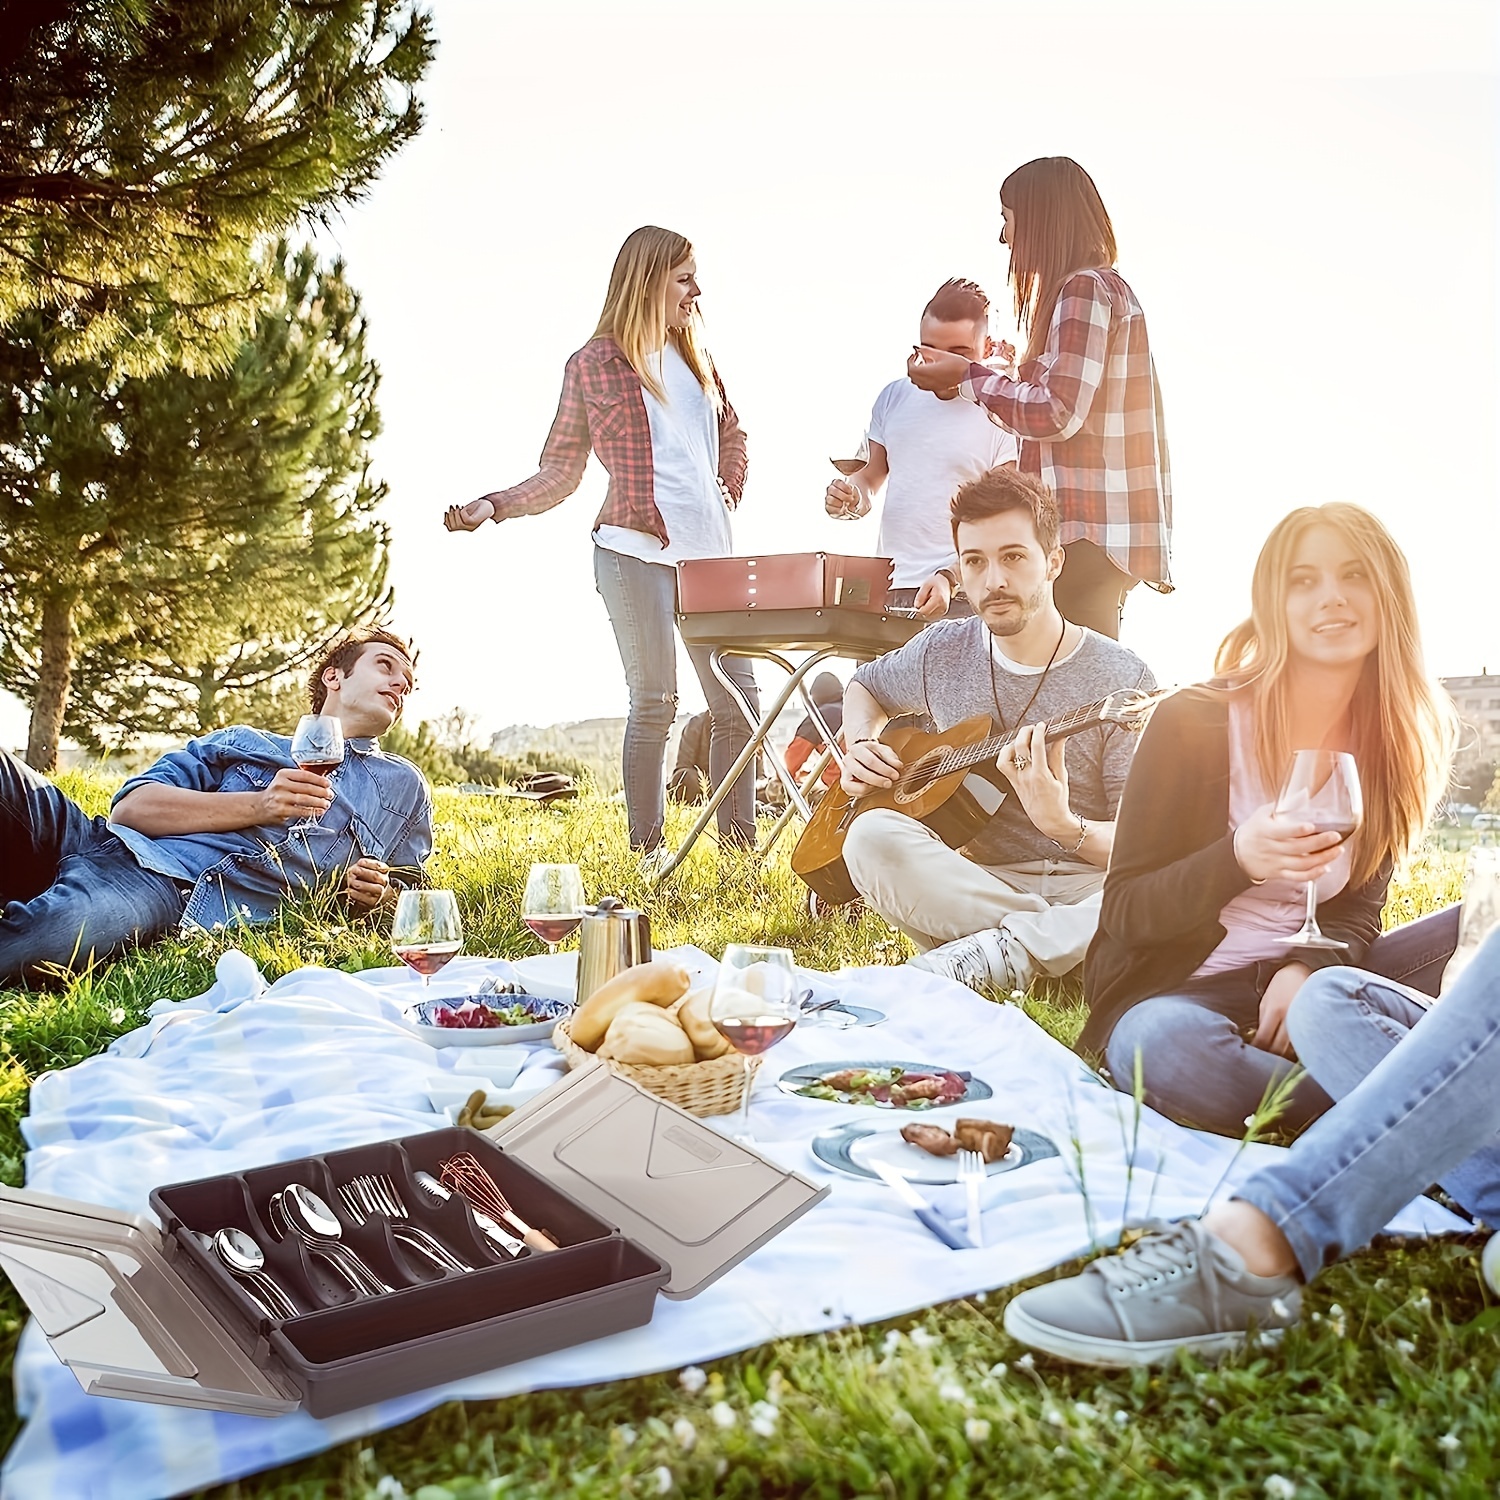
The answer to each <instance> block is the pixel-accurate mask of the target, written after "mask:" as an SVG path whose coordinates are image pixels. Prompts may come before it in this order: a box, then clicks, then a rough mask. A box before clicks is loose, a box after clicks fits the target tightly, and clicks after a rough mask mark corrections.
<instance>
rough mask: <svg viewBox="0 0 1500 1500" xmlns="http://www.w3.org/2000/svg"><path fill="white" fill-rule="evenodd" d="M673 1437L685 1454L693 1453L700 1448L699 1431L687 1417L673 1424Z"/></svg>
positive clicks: (679, 1418) (680, 1418)
mask: <svg viewBox="0 0 1500 1500" xmlns="http://www.w3.org/2000/svg"><path fill="white" fill-rule="evenodd" d="M672 1436H673V1437H674V1438H676V1439H677V1446H678V1447H679V1448H681V1449H682V1451H683V1452H684V1453H691V1452H692V1451H693V1449H694V1448H696V1447H697V1446H698V1429H697V1428H696V1427H694V1426H693V1424H692V1423H691V1422H689V1421H688V1419H687V1418H686V1417H678V1419H677V1420H676V1421H675V1422H673V1423H672Z"/></svg>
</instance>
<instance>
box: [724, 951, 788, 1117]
mask: <svg viewBox="0 0 1500 1500" xmlns="http://www.w3.org/2000/svg"><path fill="white" fill-rule="evenodd" d="M800 1009H801V1006H800V1003H799V997H798V995H797V983H796V975H795V973H794V972H793V968H792V955H791V953H790V951H789V950H787V949H786V948H759V947H755V946H754V945H752V944H748V943H730V944H729V946H728V947H727V948H725V950H724V958H723V960H722V962H721V963H720V964H719V977H718V979H717V980H716V981H715V983H714V997H713V1000H712V1001H711V1002H710V1004H709V1011H708V1016H709V1019H710V1020H711V1021H712V1022H713V1023H714V1026H715V1028H716V1029H717V1030H718V1032H719V1035H720V1036H722V1037H723V1038H724V1040H725V1041H727V1042H728V1043H729V1045H730V1046H731V1047H733V1048H734V1050H735V1051H736V1052H738V1053H739V1054H740V1056H741V1057H743V1058H744V1060H745V1088H744V1092H743V1094H742V1095H741V1097H740V1112H739V1115H738V1117H737V1118H736V1120H735V1125H734V1129H733V1130H732V1131H731V1134H732V1135H733V1136H734V1138H735V1140H737V1141H745V1142H750V1141H752V1140H753V1139H754V1138H753V1137H752V1136H751V1134H750V1089H751V1086H752V1085H753V1084H754V1082H755V1067H756V1063H755V1059H756V1058H757V1057H759V1056H760V1054H761V1053H762V1052H764V1051H765V1050H766V1049H767V1048H768V1047H774V1046H775V1045H776V1043H777V1042H779V1041H780V1040H781V1039H782V1037H784V1036H786V1035H787V1034H788V1033H789V1032H790V1031H791V1029H792V1027H793V1026H795V1025H796V1024H797V1016H798V1014H799V1012H800Z"/></svg>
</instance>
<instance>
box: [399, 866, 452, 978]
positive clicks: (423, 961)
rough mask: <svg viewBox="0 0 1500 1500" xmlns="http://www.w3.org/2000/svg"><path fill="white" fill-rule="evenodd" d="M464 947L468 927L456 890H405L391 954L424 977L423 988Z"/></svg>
mask: <svg viewBox="0 0 1500 1500" xmlns="http://www.w3.org/2000/svg"><path fill="white" fill-rule="evenodd" d="M463 946H464V924H463V920H462V918H460V916H459V914H458V900H457V898H456V897H455V896H454V894H453V892H452V891H421V890H417V891H402V892H401V895H400V896H399V897H398V898H397V901H396V915H395V918H394V920H393V921H392V922H391V951H392V952H393V953H394V954H395V955H396V957H397V958H399V959H400V960H401V962H402V963H404V964H405V965H406V966H407V967H408V968H410V969H415V970H416V972H417V973H418V974H420V975H421V976H422V988H423V989H424V990H425V989H426V988H427V987H428V986H429V985H430V984H431V983H432V976H433V975H434V974H436V973H437V971H438V970H439V969H441V968H442V967H443V965H444V964H445V963H447V962H448V960H449V959H450V958H456V957H457V956H458V954H459V953H460V952H461V951H462V949H463Z"/></svg>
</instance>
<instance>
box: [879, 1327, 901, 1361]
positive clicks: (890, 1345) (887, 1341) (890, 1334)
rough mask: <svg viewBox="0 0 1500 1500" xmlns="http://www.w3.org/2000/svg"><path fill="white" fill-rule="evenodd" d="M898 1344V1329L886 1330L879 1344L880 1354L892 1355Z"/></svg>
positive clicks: (899, 1340) (899, 1339) (899, 1335)
mask: <svg viewBox="0 0 1500 1500" xmlns="http://www.w3.org/2000/svg"><path fill="white" fill-rule="evenodd" d="M900 1343H901V1330H900V1329H899V1328H890V1329H887V1330H886V1335H885V1338H883V1339H882V1340H881V1342H880V1352H881V1353H882V1354H886V1355H890V1354H894V1353H895V1352H896V1349H897V1346H898V1345H899V1344H900Z"/></svg>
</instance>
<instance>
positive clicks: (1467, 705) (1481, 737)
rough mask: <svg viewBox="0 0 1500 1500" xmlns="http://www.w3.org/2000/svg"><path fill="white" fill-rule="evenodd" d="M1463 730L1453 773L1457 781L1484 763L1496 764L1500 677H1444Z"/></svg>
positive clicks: (1499, 738) (1499, 736) (1499, 743)
mask: <svg viewBox="0 0 1500 1500" xmlns="http://www.w3.org/2000/svg"><path fill="white" fill-rule="evenodd" d="M1441 681H1442V685H1443V686H1444V687H1445V688H1446V689H1447V690H1448V696H1449V697H1450V698H1452V699H1453V706H1454V707H1455V708H1456V709H1457V710H1458V717H1459V719H1460V720H1461V721H1462V722H1463V728H1462V729H1461V730H1460V731H1459V736H1458V754H1457V756H1456V757H1455V758H1454V769H1455V770H1456V771H1457V773H1458V774H1459V776H1460V777H1462V776H1464V775H1465V774H1466V773H1467V772H1469V771H1471V770H1472V769H1473V768H1474V767H1476V766H1478V765H1480V764H1482V763H1483V762H1485V761H1489V762H1491V763H1495V762H1500V676H1492V675H1490V674H1488V673H1484V674H1481V675H1480V676H1478V677H1444V678H1442V679H1441Z"/></svg>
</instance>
